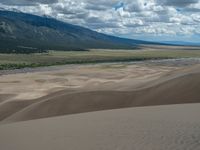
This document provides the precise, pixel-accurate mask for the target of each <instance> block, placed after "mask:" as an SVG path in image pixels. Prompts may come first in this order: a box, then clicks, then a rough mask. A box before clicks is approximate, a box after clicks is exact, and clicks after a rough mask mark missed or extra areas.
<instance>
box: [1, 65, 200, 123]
mask: <svg viewBox="0 0 200 150" xmlns="http://www.w3.org/2000/svg"><path fill="white" fill-rule="evenodd" d="M183 72H184V73H183ZM199 92H200V67H199V66H198V67H194V68H192V69H189V70H184V71H180V73H174V74H172V75H171V76H170V75H168V76H166V77H163V78H162V79H160V80H159V81H157V83H156V84H153V85H152V86H151V87H148V88H144V89H140V90H137V91H89V92H80V93H72V94H69V93H65V91H62V92H58V93H53V94H50V95H49V96H48V98H46V99H45V98H40V99H38V101H39V102H37V103H34V104H32V105H30V106H28V107H26V108H24V109H22V110H20V111H19V112H17V113H14V114H13V115H11V116H9V117H8V118H6V119H5V120H4V121H3V122H14V121H24V120H31V119H39V118H46V117H53V116H59V115H66V114H74V113H82V112H90V111H98V110H106V109H117V108H125V107H135V106H151V105H165V104H182V103H199V102H200V94H199Z"/></svg>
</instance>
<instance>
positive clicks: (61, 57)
mask: <svg viewBox="0 0 200 150" xmlns="http://www.w3.org/2000/svg"><path fill="white" fill-rule="evenodd" d="M173 58H200V51H198V50H169V51H167V50H165V51H164V50H155V51H142V50H118V51H113V50H91V51H85V52H84V51H78V52H77V51H68V52H64V51H50V52H49V53H36V54H0V70H6V69H20V68H26V67H29V68H35V67H41V66H53V65H65V64H86V63H103V62H129V61H143V60H158V59H173Z"/></svg>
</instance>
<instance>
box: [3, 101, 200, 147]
mask: <svg viewBox="0 0 200 150" xmlns="http://www.w3.org/2000/svg"><path fill="white" fill-rule="evenodd" d="M199 114H200V104H180V105H170V106H153V107H142V108H129V109H117V110H107V111H100V112H90V113H83V114H76V115H67V116H63V117H55V118H47V119H41V120H33V121H28V122H19V123H12V124H6V125H1V126H0V139H1V140H0V149H2V150H51V149H52V150H55V149H56V150H66V149H70V150H100V149H101V150H108V149H109V150H134V149H137V150H199V149H200V141H199V139H200V120H199V119H198V118H199Z"/></svg>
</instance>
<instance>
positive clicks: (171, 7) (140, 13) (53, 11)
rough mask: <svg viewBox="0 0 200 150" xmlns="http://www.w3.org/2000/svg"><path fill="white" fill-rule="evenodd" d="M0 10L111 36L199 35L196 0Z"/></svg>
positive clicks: (26, 3) (42, 0)
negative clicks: (13, 10)
mask: <svg viewBox="0 0 200 150" xmlns="http://www.w3.org/2000/svg"><path fill="white" fill-rule="evenodd" d="M0 7H4V8H6V9H17V10H20V11H23V12H27V13H32V14H37V15H44V14H45V15H49V16H52V17H54V18H57V19H59V20H61V21H65V22H68V23H73V24H77V25H81V26H85V27H88V28H90V29H93V30H96V31H99V32H104V33H108V34H113V35H122V36H126V35H128V37H131V35H136V34H137V35H139V34H141V35H143V36H144V35H146V34H147V35H149V34H151V35H186V34H190V35H195V34H200V33H199V29H200V15H199V12H200V0H98V1H96V0H35V1H32V0H17V1H14V0H0ZM133 37H134V36H133Z"/></svg>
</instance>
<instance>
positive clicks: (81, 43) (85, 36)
mask: <svg viewBox="0 0 200 150" xmlns="http://www.w3.org/2000/svg"><path fill="white" fill-rule="evenodd" d="M138 44H154V43H151V42H145V41H140V40H130V39H124V38H118V37H114V36H109V35H105V34H101V33H98V32H95V31H92V30H89V29H87V28H83V27H80V26H76V25H71V24H68V23H64V22H61V21H58V20H55V19H53V18H47V17H40V16H36V15H31V14H25V13H20V12H13V11H2V10H0V50H1V51H2V50H13V49H14V50H22V49H26V50H33V51H34V50H49V49H54V50H82V49H89V48H111V49H117V48H118V49H119V48H125V49H132V48H135V47H136V46H137V45H138Z"/></svg>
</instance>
